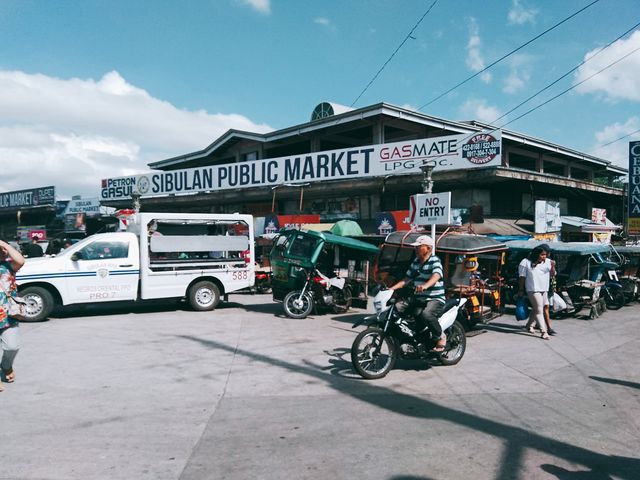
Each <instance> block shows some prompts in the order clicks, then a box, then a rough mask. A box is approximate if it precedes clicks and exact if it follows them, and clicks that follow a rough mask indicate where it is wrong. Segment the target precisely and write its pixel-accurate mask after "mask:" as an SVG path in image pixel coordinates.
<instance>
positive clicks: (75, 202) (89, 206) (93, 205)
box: [64, 197, 100, 217]
mask: <svg viewBox="0 0 640 480" xmlns="http://www.w3.org/2000/svg"><path fill="white" fill-rule="evenodd" d="M78 213H84V214H85V215H86V216H87V217H93V216H98V215H100V199H99V198H98V197H91V198H73V199H71V200H69V203H68V204H67V209H66V210H65V212H64V214H65V215H75V214H78Z"/></svg>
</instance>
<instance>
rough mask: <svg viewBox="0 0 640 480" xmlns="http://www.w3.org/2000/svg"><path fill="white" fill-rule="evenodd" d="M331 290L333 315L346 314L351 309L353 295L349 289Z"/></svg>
mask: <svg viewBox="0 0 640 480" xmlns="http://www.w3.org/2000/svg"><path fill="white" fill-rule="evenodd" d="M332 290H333V301H334V302H335V303H334V304H333V313H346V312H348V311H349V309H350V308H351V301H352V298H351V297H352V296H353V294H352V293H351V289H350V288H349V287H344V288H343V289H342V290H339V289H337V288H335V289H332Z"/></svg>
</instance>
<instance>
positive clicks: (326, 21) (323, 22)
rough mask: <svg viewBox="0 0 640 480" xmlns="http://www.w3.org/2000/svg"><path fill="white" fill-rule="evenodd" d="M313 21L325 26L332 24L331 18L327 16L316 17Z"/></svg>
mask: <svg viewBox="0 0 640 480" xmlns="http://www.w3.org/2000/svg"><path fill="white" fill-rule="evenodd" d="M313 23H317V24H318V25H324V26H325V27H328V26H329V25H331V20H329V19H328V18H325V17H316V18H314V19H313Z"/></svg>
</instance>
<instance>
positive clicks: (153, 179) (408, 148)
mask: <svg viewBox="0 0 640 480" xmlns="http://www.w3.org/2000/svg"><path fill="white" fill-rule="evenodd" d="M425 162H427V163H431V164H433V165H434V170H437V171H442V170H457V169H464V170H466V169H469V168H476V167H488V166H497V165H501V163H502V139H501V132H499V131H497V132H491V133H475V134H463V135H450V136H445V137H433V138H425V139H422V140H411V141H407V142H396V143H385V144H379V145H370V146H364V147H353V148H345V149H341V150H328V151H324V152H312V153H308V154H302V155H295V156H288V157H280V158H267V159H264V160H256V161H250V162H242V163H227V164H223V165H210V166H206V167H197V168H187V169H183V170H172V171H156V172H150V173H145V174H141V175H131V176H126V177H116V178H107V179H104V180H102V190H101V198H102V199H103V200H119V199H127V198H130V196H131V194H139V195H141V196H143V197H144V196H160V195H169V194H186V193H198V192H205V191H217V190H228V189H238V188H250V187H264V186H274V185H281V184H295V183H308V182H319V181H326V180H344V179H353V178H362V177H379V176H388V175H404V174H415V173H420V171H421V170H420V166H421V165H423V163H425Z"/></svg>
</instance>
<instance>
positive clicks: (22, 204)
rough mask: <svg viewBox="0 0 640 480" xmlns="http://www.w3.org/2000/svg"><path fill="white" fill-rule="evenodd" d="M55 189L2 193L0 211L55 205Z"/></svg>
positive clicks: (46, 188) (33, 189)
mask: <svg viewBox="0 0 640 480" xmlns="http://www.w3.org/2000/svg"><path fill="white" fill-rule="evenodd" d="M55 197H56V189H55V187H40V188H31V189H29V190H16V191H14V192H4V193H0V210H17V209H20V208H29V207H39V206H42V205H55V202H56V198H55Z"/></svg>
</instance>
